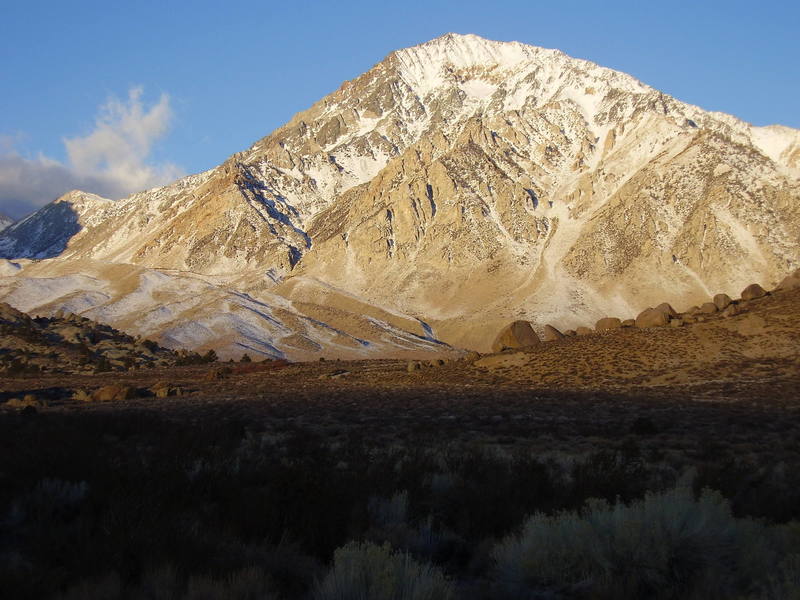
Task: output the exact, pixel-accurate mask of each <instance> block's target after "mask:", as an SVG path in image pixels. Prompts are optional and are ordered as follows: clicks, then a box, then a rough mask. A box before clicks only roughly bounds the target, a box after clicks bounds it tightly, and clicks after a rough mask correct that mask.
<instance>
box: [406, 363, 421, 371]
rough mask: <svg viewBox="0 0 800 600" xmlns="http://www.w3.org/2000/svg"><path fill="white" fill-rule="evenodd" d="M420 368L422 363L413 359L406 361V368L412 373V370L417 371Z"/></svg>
mask: <svg viewBox="0 0 800 600" xmlns="http://www.w3.org/2000/svg"><path fill="white" fill-rule="evenodd" d="M421 368H422V365H421V364H420V363H418V362H417V361H415V360H411V361H409V362H408V367H407V370H408V372H409V373H413V372H414V371H419V370H420V369H421Z"/></svg>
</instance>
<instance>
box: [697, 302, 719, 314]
mask: <svg viewBox="0 0 800 600" xmlns="http://www.w3.org/2000/svg"><path fill="white" fill-rule="evenodd" d="M700 312H701V313H703V314H704V315H713V314H714V313H716V312H717V304H716V303H715V302H705V303H703V305H702V306H701V307H700Z"/></svg>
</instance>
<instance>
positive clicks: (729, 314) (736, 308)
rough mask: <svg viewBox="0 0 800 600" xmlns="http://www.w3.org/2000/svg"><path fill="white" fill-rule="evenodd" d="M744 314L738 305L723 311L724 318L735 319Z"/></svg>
mask: <svg viewBox="0 0 800 600" xmlns="http://www.w3.org/2000/svg"><path fill="white" fill-rule="evenodd" d="M741 312H742V309H741V308H740V307H739V306H737V305H736V304H731V305H730V306H729V307H728V308H726V309H725V310H723V311H722V316H723V317H733V316H735V315H738V314H740V313H741Z"/></svg>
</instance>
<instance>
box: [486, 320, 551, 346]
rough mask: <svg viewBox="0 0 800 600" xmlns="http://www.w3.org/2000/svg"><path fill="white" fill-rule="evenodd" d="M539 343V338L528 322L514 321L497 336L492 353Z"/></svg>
mask: <svg viewBox="0 0 800 600" xmlns="http://www.w3.org/2000/svg"><path fill="white" fill-rule="evenodd" d="M540 343H541V341H540V340H539V336H537V335H536V332H535V331H534V330H533V327H531V324H530V323H529V322H528V321H514V322H513V323H511V324H510V325H507V326H506V327H504V328H503V329H502V330H501V331H500V333H499V334H497V337H496V338H495V340H494V343H493V344H492V352H502V351H503V350H507V349H512V350H513V349H515V348H524V347H525V346H536V345H538V344H540Z"/></svg>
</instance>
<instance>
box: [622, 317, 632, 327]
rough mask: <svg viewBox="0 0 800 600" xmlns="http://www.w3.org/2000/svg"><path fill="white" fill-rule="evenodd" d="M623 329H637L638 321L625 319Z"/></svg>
mask: <svg viewBox="0 0 800 600" xmlns="http://www.w3.org/2000/svg"><path fill="white" fill-rule="evenodd" d="M620 326H621V327H636V319H625V320H624V321H623V322H622V323H621V324H620Z"/></svg>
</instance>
